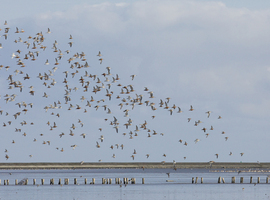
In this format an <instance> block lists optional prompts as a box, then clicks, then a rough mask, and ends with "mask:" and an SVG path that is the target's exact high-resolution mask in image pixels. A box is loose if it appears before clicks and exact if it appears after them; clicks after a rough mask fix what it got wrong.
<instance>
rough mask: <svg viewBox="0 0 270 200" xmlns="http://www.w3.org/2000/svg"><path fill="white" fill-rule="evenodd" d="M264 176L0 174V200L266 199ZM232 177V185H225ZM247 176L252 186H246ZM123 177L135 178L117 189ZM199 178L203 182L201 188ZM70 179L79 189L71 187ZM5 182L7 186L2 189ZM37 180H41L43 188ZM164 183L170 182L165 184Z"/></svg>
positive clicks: (134, 172) (117, 172)
mask: <svg viewBox="0 0 270 200" xmlns="http://www.w3.org/2000/svg"><path fill="white" fill-rule="evenodd" d="M168 172H169V173H170V177H168V175H167V174H166V173H168ZM10 173H11V174H10ZM268 174H269V173H267V172H264V173H254V172H252V173H249V172H248V173H246V172H245V173H240V174H238V173H237V172H209V170H206V169H199V170H198V169H195V170H191V169H181V170H177V171H174V170H172V169H171V170H170V169H169V170H168V169H146V170H142V169H96V170H1V171H0V178H1V186H0V199H49V198H50V199H51V200H53V199H71V200H73V199H76V200H77V199H78V200H79V199H101V200H102V199H127V200H128V199H192V198H196V199H221V200H222V199H224V200H225V199H226V200H227V199H228V198H230V199H270V190H269V187H270V183H269V184H265V180H266V177H267V176H268ZM219 176H220V177H223V178H224V180H225V182H226V183H225V184H217V180H218V177H219ZM233 176H235V177H236V184H228V183H230V182H231V177H233ZM251 176H252V177H253V184H250V183H249V182H250V177H251ZM124 177H126V178H129V179H130V178H136V184H127V185H126V186H125V185H124V184H122V185H121V187H120V185H118V184H115V182H114V180H115V178H121V180H123V178H124ZM192 177H199V181H198V184H191V179H192ZM200 177H203V178H204V180H203V184H201V183H200ZM240 177H244V184H240V183H239V182H240ZM257 177H260V181H261V183H260V184H254V183H256V182H257ZM23 178H28V180H29V182H28V185H15V179H18V181H20V180H22V179H23ZM51 178H54V179H55V185H49V181H50V179H51ZM59 178H61V180H62V183H63V182H64V178H69V185H58V184H57V183H58V180H59ZM74 178H77V180H78V184H79V185H74V184H73V180H74ZM85 178H87V181H88V184H87V185H85V184H84V179H85ZM92 178H95V180H96V182H95V184H94V185H90V184H89V183H90V182H91V181H92ZM102 178H112V184H102V181H101V179H102ZM142 178H145V184H142ZM6 179H9V182H10V183H9V184H10V185H3V182H4V180H6ZM33 179H36V185H33V182H32V180H33ZM41 179H45V184H44V185H41ZM168 180H169V181H170V182H166V181H168Z"/></svg>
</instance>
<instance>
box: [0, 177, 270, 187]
mask: <svg viewBox="0 0 270 200" xmlns="http://www.w3.org/2000/svg"><path fill="white" fill-rule="evenodd" d="M200 179H201V181H200V182H201V183H203V177H201V178H200ZM95 181H96V180H95V178H92V182H90V184H95ZM268 181H269V177H266V180H265V183H268ZM44 182H45V179H41V185H44ZM167 182H171V181H167ZM198 182H199V177H192V181H191V183H192V184H197V183H198ZM129 183H131V184H135V183H136V179H135V178H131V179H128V178H123V181H121V179H120V178H115V184H129ZM217 183H225V179H224V178H222V177H218V181H217ZM231 183H236V179H235V177H232V179H231ZM240 183H244V177H240ZM250 183H254V182H253V177H252V176H251V177H250ZM256 183H260V177H257V182H256ZM0 184H1V179H0ZM54 184H55V183H54V179H53V178H52V179H50V185H54ZM63 184H64V185H68V184H69V179H68V178H65V179H64V182H63ZM74 184H75V185H78V180H77V178H74ZM84 184H85V185H86V184H88V183H87V178H85V179H84ZM102 184H112V178H102ZM142 184H144V178H142ZM4 185H9V180H8V179H7V180H4ZM15 185H28V179H23V180H22V181H20V182H18V179H16V180H15ZM33 185H36V179H33ZM58 185H62V179H61V178H60V179H59V180H58Z"/></svg>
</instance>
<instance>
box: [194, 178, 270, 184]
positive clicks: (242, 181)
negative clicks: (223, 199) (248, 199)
mask: <svg viewBox="0 0 270 200" xmlns="http://www.w3.org/2000/svg"><path fill="white" fill-rule="evenodd" d="M198 180H199V177H196V178H194V177H192V181H191V182H192V183H195V184H196V183H198ZM268 181H269V177H266V180H265V183H268ZM201 183H203V177H201ZM218 183H225V179H224V178H222V177H218ZM231 183H235V177H232V180H231ZM240 183H244V177H240ZM249 183H253V177H252V176H251V177H250V179H249ZM257 183H260V177H257Z"/></svg>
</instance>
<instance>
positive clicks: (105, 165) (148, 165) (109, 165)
mask: <svg viewBox="0 0 270 200" xmlns="http://www.w3.org/2000/svg"><path fill="white" fill-rule="evenodd" d="M119 168H123V169H125V168H133V169H134V168H145V169H169V168H177V169H190V168H198V169H199V168H205V169H220V168H232V169H233V168H264V169H267V168H270V163H257V162H256V163H236V162H214V163H209V162H184V163H180V162H178V163H176V164H175V165H174V164H173V163H172V162H166V163H160V162H119V163H116V162H96V163H92V162H91V163H88V162H85V163H83V164H81V163H80V162H77V163H75V162H74V163H53V162H52V163H49V162H46V163H41V162H40V163H0V170H1V169H119Z"/></svg>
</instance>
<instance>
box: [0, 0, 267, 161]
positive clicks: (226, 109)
mask: <svg viewBox="0 0 270 200" xmlns="http://www.w3.org/2000/svg"><path fill="white" fill-rule="evenodd" d="M12 2H13V3H12V4H10V3H9V2H4V3H3V4H2V5H3V6H1V8H0V11H1V12H0V16H1V17H0V18H1V19H2V21H1V22H0V29H2V30H1V31H0V34H1V37H0V43H1V44H2V48H1V49H0V65H3V67H2V69H1V70H0V82H1V84H0V95H1V99H0V110H2V111H3V113H2V115H0V120H1V121H0V123H1V124H0V133H1V141H0V146H1V149H0V162H81V161H84V162H98V161H102V162H162V161H165V162H172V161H173V160H175V161H176V162H208V161H215V162H257V161H259V162H268V161H269V155H268V151H267V150H268V141H269V139H270V136H269V122H268V121H269V118H268V117H269V112H270V103H269V97H270V95H269V86H270V84H269V80H270V64H269V52H270V51H269V50H270V45H269V43H270V39H269V33H270V28H269V27H270V26H269V23H270V12H269V11H270V3H269V1H256V3H255V2H254V1H237V2H236V1H218V0H216V1H207V0H203V1H196V0H194V1H190V0H189V1H187V0H181V1H175V0H169V1H162V0H144V1H140V0H133V1H118V0H117V1H116V0H115V1H79V2H76V1H69V0H67V1H60V0H59V1H41V2H40V3H37V1H30V0H28V1H27V0H26V1H23V2H22V1H12ZM5 21H7V25H4V23H5ZM16 27H17V28H18V30H19V31H21V30H22V29H23V30H24V32H23V33H22V32H20V33H15V31H16ZM6 28H10V29H9V31H8V35H7V39H5V29H6ZM48 28H49V29H50V33H47V32H48ZM37 33H42V35H43V37H44V41H43V42H40V41H39V42H37V41H34V37H38V36H37ZM70 35H71V36H72V39H70ZM29 36H31V37H32V38H29ZM20 38H21V40H22V42H20ZM39 38H40V37H39ZM15 40H17V43H16V42H14V41H15ZM69 42H72V46H70V44H69ZM27 43H29V48H27ZM34 45H35V46H36V49H34V48H33V47H34ZM42 45H43V46H46V47H47V48H46V49H45V50H44V51H43V49H41V48H40V47H41V46H42ZM54 47H55V48H54ZM18 49H19V50H20V51H21V53H20V54H19V53H18V52H17V50H18ZM55 49H56V50H57V52H55ZM60 50H61V52H60ZM66 50H69V51H70V53H67V52H66ZM37 51H39V55H38V56H37V53H36V52H37ZM99 51H100V52H101V56H97V55H98V54H99ZM60 53H62V54H60ZM13 54H14V55H15V56H16V55H17V56H19V57H17V58H16V57H14V58H12V55H13ZM32 54H33V55H35V56H34V58H35V60H31V59H33V57H30V55H32ZM25 55H27V57H29V58H28V59H24V58H25ZM74 55H79V56H77V57H76V56H74ZM80 55H81V56H80ZM55 58H57V60H55ZM60 58H61V59H60ZM70 58H72V59H71V61H70V62H69V61H68V60H69V59H70ZM100 58H102V62H101V61H100V60H99V59H100ZM19 59H20V60H21V61H22V62H23V63H24V64H25V67H21V65H18V61H19ZM46 60H48V62H49V64H48V65H46V64H45V62H46ZM86 62H87V63H86ZM56 63H59V64H57V65H56ZM76 63H78V64H80V65H87V66H88V67H78V65H76ZM71 65H73V66H74V65H75V67H74V68H71ZM6 66H9V68H6ZM55 67H57V69H56V68H55ZM108 67H110V70H108ZM15 70H19V71H22V74H20V72H19V73H18V74H16V72H15ZM65 71H68V76H67V78H66V75H65V73H64V72H65ZM86 71H87V73H88V75H87V76H85V73H86ZM39 73H41V75H42V76H44V75H45V73H46V74H47V75H49V76H48V77H49V78H48V80H45V79H44V77H43V78H39V77H38V76H39ZM72 73H74V77H73V78H72ZM104 73H105V74H104ZM26 74H28V76H29V77H30V78H29V79H28V78H25V77H27V75H26ZM89 74H91V75H96V77H97V78H94V77H89ZM102 74H104V75H102ZM10 75H12V81H11V80H9V79H8V77H9V76H10ZM133 75H134V79H133ZM117 76H118V77H119V80H115V81H114V79H116V77H117ZM65 78H66V80H67V83H64V82H63V81H64V79H65ZM98 78H99V79H100V81H98ZM24 79H25V80H24ZM80 79H83V80H84V83H81V80H80ZM14 81H15V82H16V81H17V82H18V81H21V83H22V86H23V88H22V92H20V89H19V88H15V87H14V84H13V85H10V83H11V82H14ZM87 81H89V88H88V90H87V91H84V90H85V88H84V86H85V85H87V83H86V82H87ZM45 84H47V85H45ZM108 84H110V86H111V87H110V88H109V85H108ZM130 85H131V86H130ZM10 86H12V87H13V88H11V87H10ZM31 86H33V89H31V88H30V87H31ZM97 87H100V91H98V92H96V93H95V92H93V90H94V89H93V88H97ZM132 88H133V90H134V92H133V91H131V89H132ZM145 88H147V89H148V91H145ZM106 89H107V90H106ZM31 90H32V91H34V95H31V93H29V92H30V91H31ZM121 91H122V93H123V94H121ZM127 91H128V92H129V93H127ZM150 92H152V93H150ZM44 93H45V94H44ZM108 93H109V94H110V95H111V100H109V96H108V95H107V96H106V94H108ZM6 94H8V95H9V96H8V97H6V96H5V95H6ZM14 94H15V95H14ZM12 95H13V96H12ZM151 95H153V96H151ZM91 96H92V97H93V99H94V100H93V101H91ZM117 96H119V98H117ZM65 97H66V98H65ZM67 97H68V98H70V99H68V100H67ZM152 97H153V98H152ZM168 97H169V100H168V99H166V98H168ZM7 98H9V99H8V100H7ZM161 100H162V102H163V105H162V107H160V101H161ZM58 101H59V103H58ZM87 101H89V102H90V104H91V107H89V105H88V106H86V105H87ZM124 101H125V102H124ZM23 102H26V103H27V104H30V103H33V106H32V108H31V107H30V105H27V106H26V107H21V108H20V107H19V103H21V104H22V103H23ZM54 102H56V104H57V105H56V107H55V106H54ZM140 102H141V103H142V104H141V105H140V104H139V103H140ZM164 102H166V103H167V106H168V108H167V109H166V108H165V107H166V105H165V103H164ZM121 103H122V104H124V105H123V108H122V109H120V105H119V104H121ZM133 103H134V108H132V104H133ZM70 104H71V105H72V106H74V107H72V106H71V105H70ZM51 105H52V106H51ZM77 105H78V106H77ZM174 105H175V107H176V108H173V106H174ZM191 105H192V107H193V109H194V110H192V111H190V108H191ZM46 106H48V107H50V108H49V109H48V110H47V111H46V109H44V108H45V107H46ZM97 106H99V107H97ZM179 107H180V108H181V111H182V112H181V113H178V112H177V111H179ZM77 108H81V109H77ZM105 108H106V110H105ZM108 108H109V109H110V112H109V111H108ZM23 109H27V112H26V113H25V112H23ZM85 109H86V110H85ZM125 110H128V111H126V112H124V111H125ZM170 110H172V114H171V111H170ZM86 111H87V112H86ZM208 111H211V113H210V116H209V117H208V114H207V112H208ZM17 112H21V114H20V115H19V116H18V117H17V119H15V118H14V116H13V115H14V114H16V113H17ZM24 113H25V114H24ZM57 114H59V117H58V116H57ZM127 115H128V116H127ZM219 116H221V119H219V118H220V117H219ZM188 118H191V119H190V121H189V120H188ZM105 119H106V120H105ZM130 120H132V122H130V123H129V122H128V121H130ZM9 121H10V122H11V124H10V125H9V123H8V122H9ZM188 121H189V122H188ZM24 122H25V123H24ZM48 122H49V123H48ZM54 122H55V126H57V127H53V126H54ZM198 122H199V123H198ZM31 123H32V125H31ZM110 123H112V124H113V125H110ZM146 123H147V124H146ZM48 124H49V125H48ZM73 124H74V126H75V128H74V127H73ZM124 124H129V125H128V129H126V127H125V125H124ZM143 124H144V125H143ZM136 126H137V127H138V128H137V127H136ZM144 127H146V128H145V129H144ZM211 127H213V128H212V129H213V130H211ZM73 128H74V129H73ZM204 128H205V129H206V130H205V131H204ZM18 129H21V132H19V130H18ZM117 129H118V133H117V131H116V130H117ZM71 131H72V133H73V134H74V135H73V136H71V135H70V133H71ZM24 133H25V134H24ZM62 133H64V135H61V134H62ZM84 134H85V138H83V135H84ZM206 134H207V135H206ZM60 135H61V137H60ZM102 138H104V140H103V141H102ZM226 139H227V140H226ZM13 140H14V142H15V143H12V141H13ZM180 140H181V141H182V143H181V142H180ZM48 141H49V142H48ZM185 142H187V145H184V143H185ZM43 143H45V144H43ZM116 144H118V145H119V147H118V148H117V145H116ZM122 144H123V145H124V147H123V149H122V148H121V147H120V145H122ZM73 145H75V148H73ZM111 145H112V146H113V149H112V148H111ZM98 147H99V148H98ZM61 150H62V151H61ZM1 152H2V153H1ZM230 152H231V154H232V155H229V154H230ZM135 153H136V154H135ZM241 153H244V154H243V155H242V156H241ZM147 154H149V157H148V158H147V156H146V155H147ZM216 154H218V156H217V155H216ZM165 155H166V157H165ZM7 157H8V159H7ZM133 158H134V160H133Z"/></svg>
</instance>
